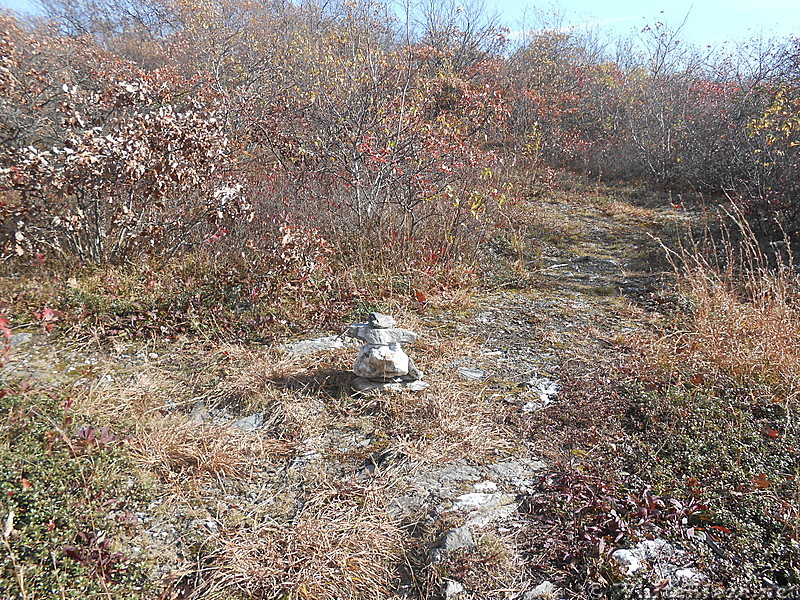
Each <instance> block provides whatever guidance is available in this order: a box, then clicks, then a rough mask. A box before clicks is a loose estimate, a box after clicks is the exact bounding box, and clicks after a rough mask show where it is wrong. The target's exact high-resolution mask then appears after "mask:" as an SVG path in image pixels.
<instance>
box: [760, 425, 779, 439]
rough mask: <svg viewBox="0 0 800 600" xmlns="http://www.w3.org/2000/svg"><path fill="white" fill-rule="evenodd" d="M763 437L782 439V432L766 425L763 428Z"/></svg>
mask: <svg viewBox="0 0 800 600" xmlns="http://www.w3.org/2000/svg"><path fill="white" fill-rule="evenodd" d="M761 435H765V436H767V437H771V438H777V437H781V432H780V431H778V430H777V429H773V428H772V427H770V426H769V425H764V426H763V427H762V428H761Z"/></svg>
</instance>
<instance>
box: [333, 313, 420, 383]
mask: <svg viewBox="0 0 800 600" xmlns="http://www.w3.org/2000/svg"><path fill="white" fill-rule="evenodd" d="M395 325H396V322H395V320H394V318H393V317H391V316H389V315H383V314H381V313H370V314H369V316H368V319H367V323H357V324H355V325H351V326H350V328H349V329H348V330H347V335H349V336H350V337H354V338H356V339H358V340H361V341H362V342H364V345H363V346H362V347H361V350H360V351H359V353H358V357H357V358H356V362H355V365H354V366H353V372H354V373H355V374H356V375H357V376H358V377H356V379H355V380H353V388H354V389H355V390H357V391H360V392H369V391H375V390H382V389H394V390H402V389H408V390H412V391H417V390H422V389H425V388H426V387H428V384H427V383H425V382H423V381H421V379H422V373H420V371H419V370H418V369H417V368H416V367H415V366H414V361H412V360H411V358H409V356H408V355H407V354H406V353H405V352H404V351H403V347H402V344H411V343H413V342H414V341H415V340H416V339H417V334H416V333H414V332H413V331H409V330H408V329H402V328H400V327H395Z"/></svg>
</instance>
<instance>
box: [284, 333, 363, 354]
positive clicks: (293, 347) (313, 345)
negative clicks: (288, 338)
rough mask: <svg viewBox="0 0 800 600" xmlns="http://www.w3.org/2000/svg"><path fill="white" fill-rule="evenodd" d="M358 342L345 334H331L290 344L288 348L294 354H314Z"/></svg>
mask: <svg viewBox="0 0 800 600" xmlns="http://www.w3.org/2000/svg"><path fill="white" fill-rule="evenodd" d="M355 343H356V342H355V341H354V340H351V339H348V338H347V337H344V336H339V335H329V336H327V337H321V338H315V339H313V340H302V341H299V342H295V343H293V344H289V345H288V346H286V349H287V350H288V351H289V352H291V353H292V354H313V353H314V352H322V351H323V350H333V349H336V348H344V347H346V346H353V345H354V344H355Z"/></svg>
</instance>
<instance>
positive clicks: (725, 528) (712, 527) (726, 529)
mask: <svg viewBox="0 0 800 600" xmlns="http://www.w3.org/2000/svg"><path fill="white" fill-rule="evenodd" d="M710 528H711V529H718V530H719V531H724V532H725V533H733V532H732V531H731V530H730V529H728V528H727V527H723V526H722V525H711V527H710Z"/></svg>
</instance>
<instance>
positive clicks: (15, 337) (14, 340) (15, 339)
mask: <svg viewBox="0 0 800 600" xmlns="http://www.w3.org/2000/svg"><path fill="white" fill-rule="evenodd" d="M32 339H33V334H32V333H14V334H12V335H11V340H10V342H11V347H12V348H16V347H17V346H23V345H25V344H28V343H30V341H31V340H32Z"/></svg>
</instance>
